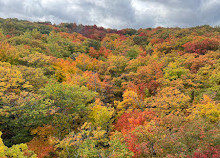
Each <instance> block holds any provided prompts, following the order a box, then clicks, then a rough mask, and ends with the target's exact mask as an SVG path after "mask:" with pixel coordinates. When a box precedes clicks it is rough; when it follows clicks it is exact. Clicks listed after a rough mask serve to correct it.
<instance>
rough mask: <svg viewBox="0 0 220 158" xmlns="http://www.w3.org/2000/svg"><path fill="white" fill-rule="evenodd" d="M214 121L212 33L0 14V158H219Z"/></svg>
mask: <svg viewBox="0 0 220 158" xmlns="http://www.w3.org/2000/svg"><path fill="white" fill-rule="evenodd" d="M219 123H220V28H219V27H214V28H213V27H211V26H208V25H204V26H197V27H193V28H162V27H157V28H146V29H139V30H135V29H131V28H130V29H123V30H115V29H107V28H103V27H97V26H96V25H94V26H84V25H81V24H80V25H77V24H75V23H61V24H59V25H55V24H51V23H50V22H29V21H24V20H18V19H2V18H0V131H1V132H2V133H1V132H0V135H1V138H2V140H1V139H0V157H3V158H4V157H14V156H15V155H16V154H17V155H19V156H22V157H25V156H26V157H32V158H34V157H39V158H44V157H48V158H52V157H53V158H56V157H63V158H67V157H103V158H104V157H108V158H113V157H114V158H115V157H116V158H124V157H170V158H172V157H193V158H199V157H212V158H218V157H220V126H219ZM13 154H14V155H13Z"/></svg>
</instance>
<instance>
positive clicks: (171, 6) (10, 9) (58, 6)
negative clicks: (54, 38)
mask: <svg viewBox="0 0 220 158" xmlns="http://www.w3.org/2000/svg"><path fill="white" fill-rule="evenodd" d="M219 8H220V1H219V0H0V17H3V18H18V19H27V20H31V21H51V22H52V23H57V24H58V23H61V22H76V23H78V24H89V25H93V24H96V25H98V26H104V27H110V28H117V29H121V28H137V29H138V28H146V27H157V26H164V27H176V26H179V27H190V26H196V25H203V24H210V25H216V24H220V16H219V15H220V9H219Z"/></svg>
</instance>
